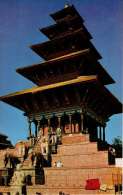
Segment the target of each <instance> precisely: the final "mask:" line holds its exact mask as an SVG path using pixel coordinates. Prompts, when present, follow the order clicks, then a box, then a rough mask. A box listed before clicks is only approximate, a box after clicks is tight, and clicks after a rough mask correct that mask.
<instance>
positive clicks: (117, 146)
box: [112, 136, 123, 158]
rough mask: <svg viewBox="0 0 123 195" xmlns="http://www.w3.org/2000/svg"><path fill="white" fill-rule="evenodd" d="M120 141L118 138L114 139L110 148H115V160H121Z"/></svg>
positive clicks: (121, 143)
mask: <svg viewBox="0 0 123 195" xmlns="http://www.w3.org/2000/svg"><path fill="white" fill-rule="evenodd" d="M122 145H123V142H122V139H121V137H120V136H118V137H116V138H114V140H113V143H112V146H113V147H114V148H115V150H116V157H117V158H121V157H122Z"/></svg>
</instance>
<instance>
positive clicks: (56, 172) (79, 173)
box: [45, 166, 114, 188]
mask: <svg viewBox="0 0 123 195" xmlns="http://www.w3.org/2000/svg"><path fill="white" fill-rule="evenodd" d="M113 172H114V168H112V167H111V168H110V167H108V166H107V167H98V168H97V167H96V168H81V169H79V168H76V169H67V168H66V169H65V168H45V184H46V185H47V187H53V186H54V187H60V186H61V187H72V186H73V187H78V188H79V187H85V185H86V180H87V179H95V178H98V179H99V181H100V183H101V184H107V185H113V179H112V174H113Z"/></svg>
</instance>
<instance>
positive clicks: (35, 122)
mask: <svg viewBox="0 0 123 195" xmlns="http://www.w3.org/2000/svg"><path fill="white" fill-rule="evenodd" d="M34 124H35V137H37V129H38V121H36V120H34Z"/></svg>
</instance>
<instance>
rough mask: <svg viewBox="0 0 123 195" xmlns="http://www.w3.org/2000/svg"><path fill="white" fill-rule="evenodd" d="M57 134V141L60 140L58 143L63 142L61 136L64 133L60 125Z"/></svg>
mask: <svg viewBox="0 0 123 195" xmlns="http://www.w3.org/2000/svg"><path fill="white" fill-rule="evenodd" d="M56 135H57V142H58V144H61V136H62V134H61V129H60V128H59V127H58V128H57V129H56Z"/></svg>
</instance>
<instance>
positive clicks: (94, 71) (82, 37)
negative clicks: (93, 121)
mask: <svg viewBox="0 0 123 195" xmlns="http://www.w3.org/2000/svg"><path fill="white" fill-rule="evenodd" d="M51 17H52V18H53V19H54V20H55V21H56V23H55V24H54V25H51V26H49V27H45V28H42V29H40V31H41V32H43V33H44V34H45V35H46V36H48V38H49V39H50V40H49V41H46V42H44V43H40V44H35V45H32V46H31V49H33V50H34V51H35V52H36V53H37V54H38V55H39V56H41V57H43V58H44V59H45V60H46V61H44V62H43V63H39V64H34V65H32V66H28V67H23V68H19V69H17V72H18V73H20V74H21V75H23V76H24V77H26V78H28V79H29V80H31V81H33V82H34V83H36V84H37V85H39V86H38V87H33V88H31V89H27V90H23V91H20V92H16V93H13V94H9V95H6V96H3V97H1V98H0V99H1V100H2V101H4V102H6V103H8V104H10V105H12V106H15V107H17V108H19V109H21V110H22V111H24V112H25V113H26V114H27V115H29V114H35V113H41V112H48V111H51V112H52V111H54V110H60V109H62V108H69V107H74V106H79V107H83V108H84V109H90V110H91V111H93V113H95V114H96V116H98V117H100V118H102V120H104V121H106V120H107V119H108V118H109V117H110V116H111V115H113V114H117V113H121V112H122V105H121V103H120V102H119V101H118V100H117V98H115V97H114V96H113V95H112V94H111V92H110V91H109V90H108V89H107V88H106V87H105V86H104V85H106V84H112V83H114V80H113V79H112V78H111V76H110V75H109V74H108V73H107V72H106V70H105V69H104V68H103V67H102V65H101V64H100V62H99V61H98V60H99V59H101V55H100V54H99V52H98V51H97V50H96V48H95V47H94V46H93V44H92V43H91V42H90V39H91V38H92V36H91V35H90V33H89V32H88V30H87V29H86V27H85V26H84V24H83V23H84V20H83V19H82V18H81V16H80V15H79V13H78V12H77V10H76V9H75V7H74V6H73V5H72V6H68V7H66V8H64V9H62V10H60V11H58V12H56V13H53V14H51Z"/></svg>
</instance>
